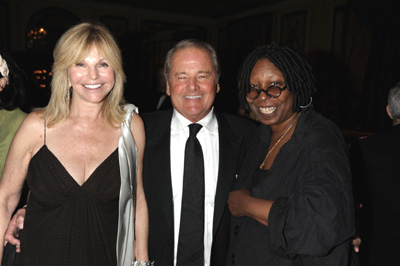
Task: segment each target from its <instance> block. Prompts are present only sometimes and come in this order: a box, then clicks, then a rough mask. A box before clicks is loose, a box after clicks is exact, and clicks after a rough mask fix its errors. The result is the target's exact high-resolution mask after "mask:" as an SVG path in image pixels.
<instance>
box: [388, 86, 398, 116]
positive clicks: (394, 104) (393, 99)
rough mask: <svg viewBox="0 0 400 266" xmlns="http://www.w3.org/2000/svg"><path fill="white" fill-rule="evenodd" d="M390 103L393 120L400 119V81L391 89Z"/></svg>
mask: <svg viewBox="0 0 400 266" xmlns="http://www.w3.org/2000/svg"><path fill="white" fill-rule="evenodd" d="M388 104H389V109H390V113H391V114H392V117H393V120H400V82H399V83H397V84H396V85H395V86H394V87H393V88H391V89H390V91H389V96H388Z"/></svg>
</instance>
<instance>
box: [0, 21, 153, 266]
mask: <svg viewBox="0 0 400 266" xmlns="http://www.w3.org/2000/svg"><path fill="white" fill-rule="evenodd" d="M124 80H125V74H124V71H123V69H122V58H121V53H120V50H119V48H118V46H117V44H116V42H115V40H114V39H113V37H112V35H111V34H110V32H109V31H108V30H107V29H106V28H104V27H103V26H100V25H95V24H90V23H82V24H79V25H76V26H74V27H73V28H71V29H70V30H68V31H67V32H66V33H65V34H64V35H63V36H62V37H61V38H60V40H59V41H58V43H57V45H56V48H55V50H54V65H53V79H52V84H51V86H52V95H51V99H50V101H49V104H48V106H47V107H45V108H44V109H42V110H37V111H34V112H32V113H30V114H29V115H28V116H27V117H26V119H25V120H24V121H23V123H22V125H21V127H20V128H19V130H18V131H17V133H16V136H15V139H14V140H13V142H12V144H11V148H10V152H9V155H8V157H7V160H6V165H5V168H4V173H3V177H2V179H1V182H0V228H1V230H2V231H1V232H0V236H1V239H2V240H3V235H4V232H5V230H6V227H7V224H8V222H9V220H10V217H11V214H12V212H13V210H14V208H15V207H16V205H17V203H18V201H19V197H20V193H21V188H22V185H23V182H24V181H25V179H26V180H27V182H28V185H29V188H30V190H31V193H30V198H29V203H28V207H27V209H26V218H25V225H24V230H23V232H22V233H21V236H20V237H21V253H20V254H19V255H17V258H16V263H17V265H30V266H34V265H41V266H42V265H74V266H77V265H96V266H98V265H107V266H110V265H118V266H119V265H124V266H127V265H131V264H132V262H133V260H137V261H141V262H142V263H143V262H144V263H143V264H144V265H145V264H146V263H147V262H146V261H148V255H147V237H148V213H147V204H146V199H145V195H144V191H143V186H142V157H143V150H144V143H145V135H144V127H143V122H142V120H141V118H140V117H139V115H138V114H136V113H135V111H136V107H135V106H133V105H123V104H122V102H123V85H124ZM135 203H136V204H135ZM135 205H136V206H135ZM134 240H135V243H134ZM2 251H3V250H2V248H0V256H1V255H2ZM136 264H138V262H136Z"/></svg>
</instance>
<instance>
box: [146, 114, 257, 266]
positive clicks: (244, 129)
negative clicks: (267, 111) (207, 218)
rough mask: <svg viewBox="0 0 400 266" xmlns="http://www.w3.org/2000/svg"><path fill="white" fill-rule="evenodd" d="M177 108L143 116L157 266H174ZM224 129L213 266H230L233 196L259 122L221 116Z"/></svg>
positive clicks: (152, 249)
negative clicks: (173, 158)
mask: <svg viewBox="0 0 400 266" xmlns="http://www.w3.org/2000/svg"><path fill="white" fill-rule="evenodd" d="M172 113H173V109H169V110H167V111H161V112H155V113H149V114H143V115H142V118H143V121H144V124H145V129H146V147H145V152H144V158H143V186H144V190H145V193H146V199H147V205H148V210H149V258H150V260H154V262H155V265H157V266H172V265H173V258H174V220H173V219H174V215H173V202H172V185H171V169H170V160H171V158H170V127H171V119H172ZM215 114H216V117H217V121H218V130H219V136H220V138H219V145H220V148H219V150H220V154H219V172H218V183H217V191H216V196H215V210H214V222H213V232H214V235H213V244H212V251H211V266H221V265H224V264H225V260H226V254H227V249H228V243H229V228H230V226H229V224H230V212H229V209H228V208H227V203H226V201H227V199H228V194H229V192H230V190H231V188H232V184H233V181H234V180H235V176H236V174H237V173H238V170H239V168H240V165H241V163H242V160H243V157H244V150H245V149H246V148H247V146H248V145H249V143H250V140H251V138H252V136H253V133H254V131H255V129H256V126H255V124H254V123H253V122H251V121H249V120H247V119H244V118H240V117H236V116H232V115H227V114H219V113H217V112H215Z"/></svg>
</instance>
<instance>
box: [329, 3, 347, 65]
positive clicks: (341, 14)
mask: <svg viewBox="0 0 400 266" xmlns="http://www.w3.org/2000/svg"><path fill="white" fill-rule="evenodd" d="M345 17H346V9H345V6H338V7H336V8H335V10H334V13H333V28H332V43H331V52H332V54H333V55H335V56H338V57H340V58H342V59H343V58H344V45H345V38H344V37H345V23H346V21H345Z"/></svg>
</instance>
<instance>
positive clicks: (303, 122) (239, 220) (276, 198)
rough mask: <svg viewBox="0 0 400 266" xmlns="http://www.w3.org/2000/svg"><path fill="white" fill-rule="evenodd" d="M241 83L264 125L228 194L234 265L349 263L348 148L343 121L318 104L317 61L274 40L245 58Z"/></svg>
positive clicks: (241, 91)
mask: <svg viewBox="0 0 400 266" xmlns="http://www.w3.org/2000/svg"><path fill="white" fill-rule="evenodd" d="M238 83H239V95H240V100H241V102H242V103H243V104H244V105H245V106H246V107H247V108H248V109H249V110H251V111H252V112H254V113H255V114H256V116H257V118H258V120H259V121H260V122H261V125H260V127H259V129H258V132H257V133H256V137H255V139H254V142H253V144H252V146H251V147H250V149H249V153H248V154H247V157H246V159H245V162H244V164H243V168H242V171H241V173H240V175H239V177H238V179H237V184H236V189H237V190H235V191H233V192H231V193H230V196H229V199H228V204H229V208H230V211H231V213H232V215H233V218H232V219H233V220H232V225H231V229H232V230H231V232H232V233H231V245H230V251H229V252H230V253H229V255H228V263H227V264H228V265H252V266H257V265H268V266H285V265H307V266H308V265H324V266H326V265H329V266H333V265H338V266H344V265H348V263H349V252H350V244H349V243H350V238H351V237H352V236H353V234H354V229H353V226H354V214H353V197H352V189H351V175H350V169H349V160H348V152H347V149H346V144H345V142H344V140H343V137H342V135H341V132H340V130H339V129H338V127H337V126H336V125H335V124H334V123H333V122H331V121H330V120H328V119H326V118H324V117H323V116H322V115H320V114H318V113H317V112H316V111H314V110H313V108H312V95H313V94H314V93H315V91H316V88H315V80H314V76H313V73H312V70H311V67H310V65H309V64H308V63H307V62H306V61H305V59H304V58H303V57H302V56H301V55H300V54H299V53H298V52H296V51H294V50H293V49H291V48H289V47H287V46H285V45H282V44H278V43H272V44H270V45H267V46H262V47H259V48H257V49H256V50H254V51H253V52H252V53H250V54H249V55H248V56H247V57H246V58H245V60H244V62H243V64H242V66H241V69H240V71H239V77H238Z"/></svg>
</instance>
